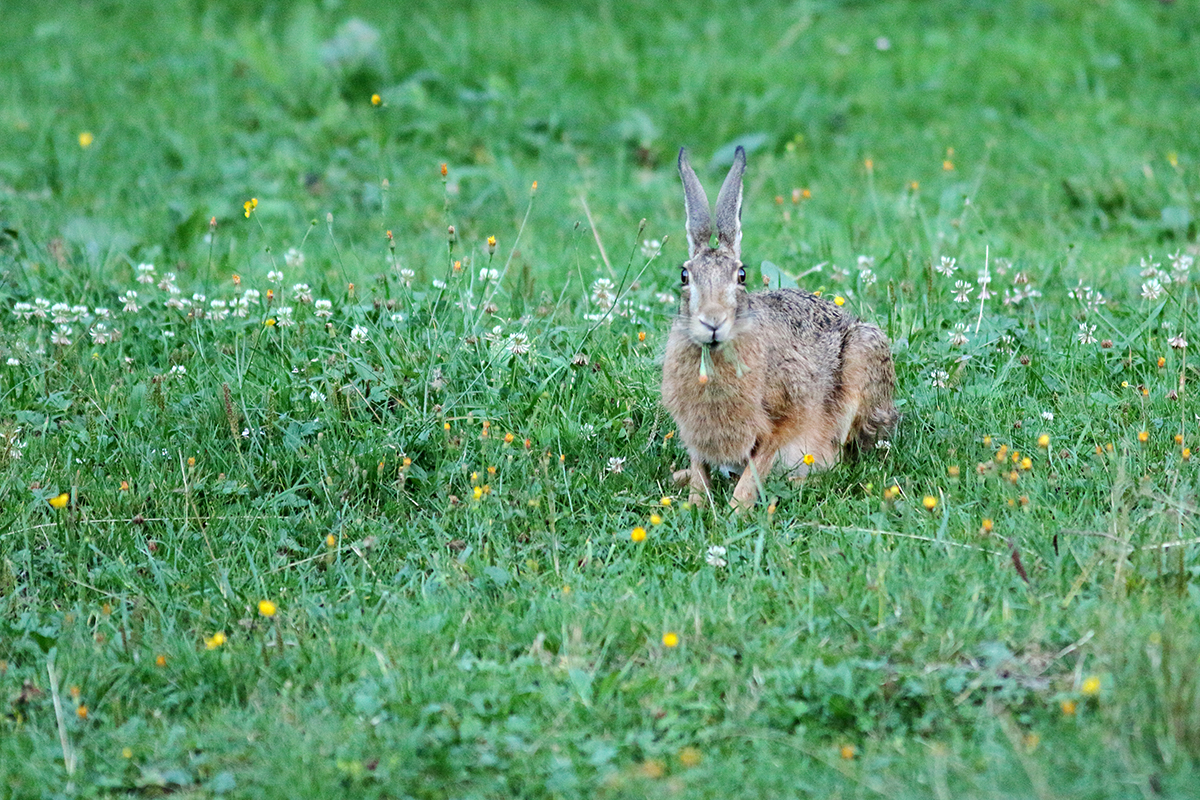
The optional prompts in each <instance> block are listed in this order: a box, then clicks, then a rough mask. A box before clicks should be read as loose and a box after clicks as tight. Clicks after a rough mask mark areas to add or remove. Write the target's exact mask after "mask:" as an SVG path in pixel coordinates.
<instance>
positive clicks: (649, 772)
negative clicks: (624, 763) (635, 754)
mask: <svg viewBox="0 0 1200 800" xmlns="http://www.w3.org/2000/svg"><path fill="white" fill-rule="evenodd" d="M638 772H640V773H641V774H642V777H643V778H649V779H650V780H658V779H659V778H661V777H662V776H663V775H664V774H665V773H666V767H664V766H663V763H662V762H661V761H659V760H658V759H657V758H648V759H646V760H645V761H643V762H642V763H641V764H639V765H638Z"/></svg>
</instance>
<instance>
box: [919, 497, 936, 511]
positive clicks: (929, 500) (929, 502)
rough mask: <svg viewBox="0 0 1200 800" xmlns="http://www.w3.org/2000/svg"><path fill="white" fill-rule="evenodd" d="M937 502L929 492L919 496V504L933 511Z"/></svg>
mask: <svg viewBox="0 0 1200 800" xmlns="http://www.w3.org/2000/svg"><path fill="white" fill-rule="evenodd" d="M937 504H938V499H937V498H936V497H934V496H933V495H931V494H927V495H925V496H924V497H922V498H921V505H923V506H925V508H926V509H927V510H929V511H933V510H934V509H935V508H937Z"/></svg>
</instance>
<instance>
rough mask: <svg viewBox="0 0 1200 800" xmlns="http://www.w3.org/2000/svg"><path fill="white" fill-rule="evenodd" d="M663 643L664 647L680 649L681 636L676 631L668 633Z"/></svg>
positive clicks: (664, 636)
mask: <svg viewBox="0 0 1200 800" xmlns="http://www.w3.org/2000/svg"><path fill="white" fill-rule="evenodd" d="M662 643H663V646H664V647H678V646H679V634H678V633H676V632H675V631H667V632H666V633H664V634H663V638H662Z"/></svg>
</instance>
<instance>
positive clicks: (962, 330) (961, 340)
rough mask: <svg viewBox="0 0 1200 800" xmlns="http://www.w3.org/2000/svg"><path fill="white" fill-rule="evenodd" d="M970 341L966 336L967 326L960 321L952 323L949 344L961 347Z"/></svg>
mask: <svg viewBox="0 0 1200 800" xmlns="http://www.w3.org/2000/svg"><path fill="white" fill-rule="evenodd" d="M968 341H970V340H969V339H968V338H967V326H966V325H965V324H963V323H961V322H956V323H954V330H952V331H950V345H951V346H952V347H961V346H962V345H964V344H966V343H967V342H968Z"/></svg>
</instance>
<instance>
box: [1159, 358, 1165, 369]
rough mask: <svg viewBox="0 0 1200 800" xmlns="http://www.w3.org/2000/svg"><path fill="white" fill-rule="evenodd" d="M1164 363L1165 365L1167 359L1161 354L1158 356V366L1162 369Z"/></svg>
mask: <svg viewBox="0 0 1200 800" xmlns="http://www.w3.org/2000/svg"><path fill="white" fill-rule="evenodd" d="M1166 365H1167V360H1166V359H1165V358H1163V357H1162V356H1159V357H1158V368H1159V369H1162V368H1163V367H1165V366H1166Z"/></svg>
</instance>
